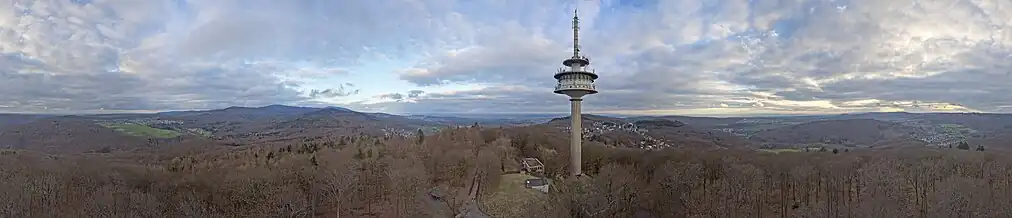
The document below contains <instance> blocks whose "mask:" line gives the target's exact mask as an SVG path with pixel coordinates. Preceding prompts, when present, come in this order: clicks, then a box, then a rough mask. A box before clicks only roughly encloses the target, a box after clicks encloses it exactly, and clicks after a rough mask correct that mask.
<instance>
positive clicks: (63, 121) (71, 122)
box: [0, 116, 149, 153]
mask: <svg viewBox="0 0 1012 218" xmlns="http://www.w3.org/2000/svg"><path fill="white" fill-rule="evenodd" d="M146 145H149V141H148V140H147V139H145V138H142V137H135V136H129V135H126V134H122V133H120V132H117V131H116V130H113V129H110V128H106V127H103V126H101V125H98V124H96V123H95V122H93V121H91V120H89V119H85V118H82V117H74V116H69V117H50V118H44V119H40V120H36V121H33V122H30V123H24V124H19V125H14V126H9V127H8V128H5V129H3V130H0V147H3V148H16V149H27V150H35V151H42V152H48V153H61V152H69V153H79V152H95V151H102V150H106V151H108V150H117V149H127V148H135V147H141V146H146Z"/></svg>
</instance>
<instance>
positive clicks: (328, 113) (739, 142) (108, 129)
mask: <svg viewBox="0 0 1012 218" xmlns="http://www.w3.org/2000/svg"><path fill="white" fill-rule="evenodd" d="M568 119H569V118H568V116H559V115H549V114H527V115H522V114H490V115H487V116H484V117H483V116H478V115H476V114H468V115H465V116H452V115H394V114H385V113H363V112H357V111H353V110H349V109H347V108H340V107H326V108H312V107H293V106H284V105H270V106H264V107H229V108H224V109H217V110H203V111H173V112H162V113H155V114H101V115H73V116H58V115H36V114H0V148H3V147H8V148H22V149H33V150H40V151H46V152H100V151H108V150H123V149H136V148H144V147H152V146H165V145H172V144H178V143H184V142H185V143H203V144H218V145H232V146H242V145H250V144H262V143H273V144H277V143H282V144H284V143H305V142H312V141H321V140H322V141H327V140H330V141H333V140H336V139H337V138H338V137H341V136H348V135H359V134H361V135H374V136H386V137H391V136H408V135H411V134H417V131H419V130H422V131H423V132H426V133H431V132H435V131H440V130H441V129H443V128H455V127H460V126H472V125H474V124H478V125H479V126H482V127H519V126H530V125H543V126H547V127H552V128H554V129H557V130H559V131H562V132H566V131H569V130H568V127H569V121H568ZM583 119H584V126H583V127H584V129H583V130H582V131H584V132H585V134H584V135H585V137H586V139H587V140H591V141H597V142H601V143H603V144H606V145H610V146H620V147H634V148H642V149H663V148H669V147H679V148H698V149H724V148H801V147H813V146H814V147H834V148H836V147H839V148H853V149H866V148H886V147H896V146H936V147H948V146H949V145H952V144H955V143H959V142H969V143H976V144H980V145H985V146H987V147H994V148H999V149H1000V148H1004V147H1006V144H1007V143H1006V142H1008V141H1009V140H1012V115H1008V114H979V113H977V114H953V113H861V114H843V115H823V116H783V117H732V118H713V117H690V116H634V117H613V116H600V115H590V114H585V115H584V116H583Z"/></svg>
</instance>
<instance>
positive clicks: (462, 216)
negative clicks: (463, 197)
mask: <svg viewBox="0 0 1012 218" xmlns="http://www.w3.org/2000/svg"><path fill="white" fill-rule="evenodd" d="M484 176H485V173H484V172H480V171H478V170H475V173H474V177H472V178H471V186H470V188H469V191H468V199H467V202H465V203H464V205H463V206H461V207H460V210H459V211H460V213H458V214H457V216H455V217H457V218H486V217H487V218H491V217H492V216H489V215H488V214H486V213H485V212H483V211H481V208H479V205H480V204H479V203H478V195H479V193H480V192H479V191H481V178H482V177H484Z"/></svg>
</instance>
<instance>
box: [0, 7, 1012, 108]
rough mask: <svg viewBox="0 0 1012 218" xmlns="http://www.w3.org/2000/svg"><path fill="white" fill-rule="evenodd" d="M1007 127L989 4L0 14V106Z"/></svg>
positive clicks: (1006, 20)
mask: <svg viewBox="0 0 1012 218" xmlns="http://www.w3.org/2000/svg"><path fill="white" fill-rule="evenodd" d="M574 8H579V15H580V18H581V21H582V23H583V28H582V31H581V36H582V37H581V38H582V39H581V41H582V43H581V44H583V51H584V54H585V55H587V56H589V57H590V58H591V60H592V66H593V67H594V68H595V69H596V71H597V73H598V74H599V75H600V76H601V77H600V79H599V80H598V81H597V87H598V89H599V90H600V93H599V94H597V95H593V96H589V97H587V98H586V101H585V102H584V108H585V110H587V111H590V112H597V113H626V114H688V115H715V114H717V115H721V114H722V115H737V114H770V113H780V114H790V113H843V112H862V111H918V112H920V111H980V112H1012V83H1010V82H1012V79H1010V78H1012V47H1010V46H1009V45H1010V43H1012V27H1010V22H1012V2H1009V1H1005V0H919V1H918V0H600V1H596V0H509V1H502V0H284V1H279V0H0V111H5V112H95V111H99V112H101V111H163V110H180V109H211V108H223V107H228V106H263V105H269V104H288V105H307V106H331V105H332V106H343V107H348V108H351V109H355V110H362V111H377V112H390V113H441V112H452V113H487V112H566V111H568V107H569V104H568V102H567V100H566V97H565V96H561V95H556V94H553V93H552V89H553V88H554V85H555V81H554V79H553V78H552V75H553V74H554V73H555V70H556V69H557V68H559V67H562V66H561V61H562V60H563V59H565V58H567V57H568V55H569V52H570V47H571V46H572V40H571V37H572V36H571V35H572V31H571V30H570V27H569V26H570V21H571V18H572V16H573V14H572V13H573V9H574Z"/></svg>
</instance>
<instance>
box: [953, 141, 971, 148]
mask: <svg viewBox="0 0 1012 218" xmlns="http://www.w3.org/2000/svg"><path fill="white" fill-rule="evenodd" d="M956 148H958V149H963V150H970V144H967V143H966V142H965V141H962V142H959V145H958V146H956Z"/></svg>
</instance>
